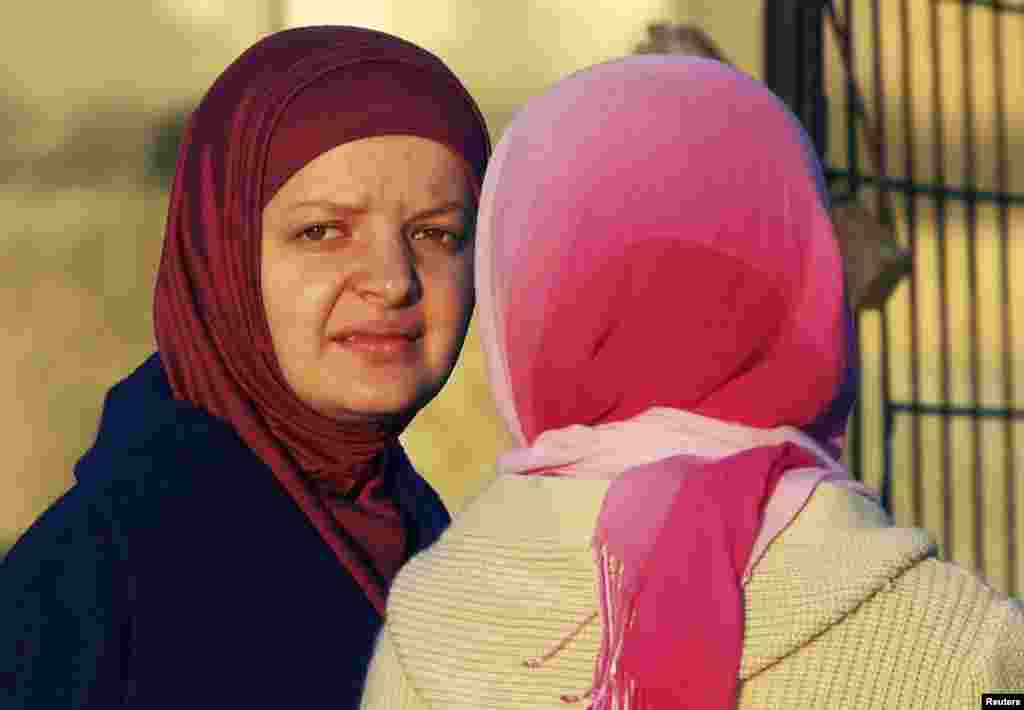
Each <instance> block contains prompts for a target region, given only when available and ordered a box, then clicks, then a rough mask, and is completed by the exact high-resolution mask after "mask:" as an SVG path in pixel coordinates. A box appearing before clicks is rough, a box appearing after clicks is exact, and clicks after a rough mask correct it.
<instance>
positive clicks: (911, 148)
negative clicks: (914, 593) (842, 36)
mask: <svg viewBox="0 0 1024 710" xmlns="http://www.w3.org/2000/svg"><path fill="white" fill-rule="evenodd" d="M910 29H911V22H910V0H901V2H900V36H901V39H900V42H901V44H900V55H901V59H902V64H903V73H902V74H903V75H902V89H903V92H902V93H903V107H902V108H903V145H904V146H905V148H904V157H903V170H904V172H905V173H906V174H905V176H904V177H905V179H906V181H907V182H908V183H910V184H913V183H914V181H915V174H914V173H915V170H914V163H915V162H916V155H915V154H916V152H917V151H916V141H917V139H916V137H915V135H914V133H915V132H914V113H913V106H914V93H913V81H912V79H911V77H912V73H911V68H910V67H911V55H910ZM904 199H905V202H906V210H907V238H908V241H909V249H910V255H911V259H912V260H913V261H914V263H916V261H917V198H916V196H915V195H914V192H913V191H911V190H907V191H906V192H904ZM917 285H918V283H917V269H912V270H911V273H910V284H909V286H910V288H909V292H910V293H909V297H910V401H911V402H912V403H913V405H914V406H918V405H920V404H921V372H920V370H921V363H920V359H921V344H920V343H919V342H918V332H917V330H918V313H917V295H918V294H917ZM910 423H911V433H910V448H911V452H910V455H911V460H912V461H913V464H912V466H913V469H912V475H913V477H914V478H913V488H914V503H913V505H914V509H913V510H914V519H913V521H912V524H913V525H916V526H921V525H923V524H924V496H925V490H924V478H923V477H922V475H921V417H919V416H918V415H917V414H914V415H912V416H911V417H910Z"/></svg>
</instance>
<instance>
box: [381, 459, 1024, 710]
mask: <svg viewBox="0 0 1024 710" xmlns="http://www.w3.org/2000/svg"><path fill="white" fill-rule="evenodd" d="M608 485H609V484H608V482H606V481H587V480H573V479H565V478H550V477H522V476H500V477H498V478H497V479H496V480H495V481H494V482H493V483H492V484H491V485H490V486H489V487H488V488H487V489H486V490H485V491H484V492H483V493H482V494H481V496H480V497H478V498H477V499H476V500H475V501H473V502H472V503H470V504H469V506H468V507H467V508H466V510H465V511H464V512H462V513H461V514H460V515H459V516H457V518H456V520H455V522H454V523H453V524H452V527H451V528H450V529H449V530H448V531H447V532H446V533H445V534H444V535H443V536H442V538H441V539H440V540H439V541H438V542H437V543H436V544H435V545H434V546H433V547H432V548H430V549H429V550H427V551H426V552H424V553H421V554H420V555H419V556H417V557H416V558H415V559H413V560H412V561H411V562H410V563H409V564H408V565H407V566H406V567H405V568H404V569H403V570H402V571H401V572H400V573H399V576H398V578H397V579H396V581H395V583H394V585H393V587H392V589H391V595H390V598H389V601H388V613H387V621H386V624H385V627H384V630H383V631H382V633H381V636H380V639H379V641H378V645H377V651H376V656H375V657H374V660H373V662H372V664H371V667H370V673H369V676H368V678H367V686H366V692H365V694H364V697H363V708H364V710H385V709H387V710H399V709H401V710H425V709H426V708H432V709H439V708H445V710H454V709H456V708H466V709H469V708H472V709H473V710H506V709H512V708H523V709H525V708H529V709H530V710H539V709H542V708H550V709H554V708H563V709H564V708H566V707H571V706H567V705H566V704H564V703H562V702H561V701H560V699H559V696H560V695H562V694H564V693H581V692H583V691H585V690H586V689H587V688H588V687H589V686H590V683H591V680H592V673H593V662H594V657H595V655H596V653H597V648H598V644H599V641H600V621H599V620H597V621H594V622H593V623H591V624H590V625H589V626H587V627H586V628H585V629H584V630H583V631H582V633H580V634H579V636H577V637H576V638H575V639H574V640H573V641H572V642H570V643H569V644H568V645H567V646H566V647H565V648H564V649H563V650H561V651H560V652H559V653H558V654H557V655H555V656H554V658H552V659H551V660H549V661H548V662H547V663H546V664H544V665H543V666H542V667H540V668H536V669H530V668H526V667H524V665H523V661H524V660H526V659H527V658H530V657H535V656H540V655H542V654H543V653H545V652H546V651H547V650H549V649H550V648H551V647H552V646H553V645H555V644H556V643H557V642H558V641H559V640H561V639H562V637H563V636H565V635H566V634H567V633H568V632H569V631H571V630H572V629H573V627H574V626H575V625H576V624H578V623H579V622H580V621H581V620H583V619H584V618H585V617H587V616H588V615H589V614H591V613H592V612H594V611H595V610H596V608H597V607H596V604H595V600H596V596H595V586H596V579H597V577H596V568H595V565H594V561H593V556H592V552H591V549H590V546H589V543H590V536H591V534H592V532H593V529H594V523H595V521H596V518H597V514H598V511H599V509H600V506H601V502H602V499H603V497H604V493H605V491H606V490H607V488H608ZM934 551H935V550H934V546H933V544H932V542H931V540H930V539H929V537H928V536H927V534H926V533H925V532H923V531H921V530H913V529H906V528H896V527H892V526H890V524H889V523H888V521H887V519H886V516H885V514H884V513H883V511H881V510H880V509H879V508H878V507H877V506H875V505H874V504H873V503H871V502H870V501H867V500H866V499H864V498H862V497H860V496H858V495H856V494H854V493H851V492H849V491H848V490H846V489H843V488H840V487H838V486H833V485H830V484H822V485H820V486H819V487H818V490H817V491H816V492H815V493H814V495H813V496H812V498H811V500H810V501H809V503H808V505H807V507H806V508H805V509H804V510H803V511H802V512H801V513H800V515H799V516H798V517H797V519H796V520H795V521H794V522H793V524H792V525H791V526H790V527H789V528H788V529H787V530H786V531H785V532H783V533H782V535H781V536H780V537H779V538H778V539H777V540H776V541H775V542H774V543H772V545H771V546H770V547H769V548H768V552H767V554H766V555H765V556H764V558H763V559H762V560H761V562H760V563H759V564H758V565H757V567H756V568H755V569H754V573H753V575H752V577H751V579H750V582H749V583H748V585H747V587H746V590H745V598H746V636H745V641H744V648H743V660H742V664H741V668H740V676H741V680H742V685H741V695H740V702H739V707H740V708H741V709H742V710H748V709H750V710H753V709H754V708H759V709H765V710H767V709H778V710H794V709H795V708H801V709H803V708H808V709H809V708H822V709H824V708H829V710H836V709H840V708H848V709H849V710H874V709H878V710H881V709H882V708H886V709H888V708H900V709H901V710H907V709H909V708H921V709H922V710H924V709H927V710H937V709H942V708H957V709H958V710H959V709H960V708H964V709H965V710H966V709H968V708H976V707H979V706H980V705H979V703H980V699H981V694H982V693H983V692H997V691H1004V692H1005V691H1024V610H1022V607H1021V606H1020V605H1019V604H1018V603H1016V602H1013V601H1010V600H1008V599H1007V598H1006V597H1004V596H1002V595H1000V594H999V593H997V592H995V591H993V590H992V589H990V588H989V587H987V586H986V585H984V584H983V583H981V582H980V581H979V580H978V579H977V578H975V577H974V576H973V575H971V574H969V573H968V572H967V571H965V570H963V569H961V568H959V567H957V566H955V565H951V564H947V563H943V562H940V561H938V560H936V559H935V558H934V557H933V555H934ZM681 672H697V673H699V672H700V669H699V668H692V669H685V671H684V670H683V669H681ZM577 707H579V706H577ZM666 710H667V709H666Z"/></svg>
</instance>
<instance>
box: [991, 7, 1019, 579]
mask: <svg viewBox="0 0 1024 710" xmlns="http://www.w3.org/2000/svg"><path fill="white" fill-rule="evenodd" d="M1003 19H1004V18H1003V16H1002V15H1001V14H998V13H997V14H995V15H994V20H995V27H994V37H993V43H994V45H995V47H994V48H995V51H994V53H993V76H994V78H995V95H996V150H998V152H999V153H998V164H997V171H996V181H997V185H996V190H997V191H998V193H999V197H1000V199H999V270H1000V273H999V291H1000V296H1001V298H1000V306H1001V309H1000V316H1001V318H1000V320H1001V321H1002V331H1003V353H1002V354H1003V406H1004V407H1006V408H1007V409H1010V408H1011V407H1012V406H1013V351H1012V347H1013V334H1012V332H1011V329H1010V328H1011V322H1012V321H1011V320H1010V205H1009V202H1008V201H1007V199H1006V193H1007V191H1008V189H1009V182H1010V177H1009V174H1010V146H1009V143H1008V140H1007V133H1008V131H1007V121H1006V74H1005V71H1006V69H1005V66H1006V61H1005V55H1004V52H1005V49H1004V46H1003ZM1003 431H1004V436H1005V437H1006V448H1005V449H1004V451H1003V454H1004V456H1005V459H1004V466H1005V468H1004V472H1005V475H1006V490H1005V493H1004V495H1005V497H1006V532H1007V534H1006V538H1007V543H1006V547H1007V570H1008V576H1009V578H1010V581H1009V585H1008V589H1007V590H1006V591H1007V594H1009V595H1010V596H1016V595H1017V593H1018V586H1019V583H1018V580H1017V568H1018V562H1019V561H1018V559H1017V510H1016V507H1017V481H1016V479H1017V471H1016V465H1017V464H1016V457H1015V456H1014V454H1015V452H1016V446H1015V442H1014V426H1013V420H1012V419H1011V418H1010V417H1007V418H1006V419H1004V420H1003Z"/></svg>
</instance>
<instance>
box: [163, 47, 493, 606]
mask: <svg viewBox="0 0 1024 710" xmlns="http://www.w3.org/2000/svg"><path fill="white" fill-rule="evenodd" d="M394 134H405V135H414V136H420V137H423V138H428V139H431V140H435V141H438V142H440V143H443V144H445V145H447V146H449V147H450V148H451V149H452V150H453V151H454V152H455V153H456V154H457V155H459V156H461V157H462V158H463V159H464V160H465V161H466V162H467V163H468V165H469V166H470V167H471V168H472V170H473V172H474V175H475V178H476V185H475V187H476V188H477V189H479V185H480V182H481V181H482V179H483V172H484V168H485V166H486V162H487V158H488V156H489V154H490V140H489V138H488V134H487V128H486V125H485V123H484V119H483V117H482V115H481V114H480V111H479V109H478V108H477V106H476V104H475V102H474V101H473V99H472V98H471V97H470V95H469V94H468V92H467V91H466V89H465V88H464V87H463V86H462V84H461V83H460V82H459V80H458V79H457V78H456V77H455V75H454V74H452V72H451V71H450V70H449V69H448V68H447V67H446V66H445V65H444V63H443V62H442V61H441V60H440V59H438V58H437V57H436V56H434V55H433V54H430V53H429V52H427V51H425V50H423V49H421V48H420V47H417V46H416V45H413V44H411V43H409V42H406V41H404V40H401V39H399V38H397V37H393V36H391V35H387V34H384V33H382V32H376V31H372V30H367V29H362V28H355V27H306V28H299V29H292V30H286V31H284V32H279V33H277V34H274V35H271V36H269V37H267V38H265V39H263V40H261V41H260V42H258V43H257V44H256V45H254V46H253V47H251V48H250V49H249V50H247V51H246V52H245V53H244V54H242V55H241V56H240V57H239V58H238V59H237V60H235V62H233V63H232V64H231V65H230V66H229V67H228V68H227V69H226V70H225V71H224V73H223V74H221V76H220V77H219V78H218V79H217V81H216V82H215V83H214V84H213V87H212V88H211V89H210V90H209V92H208V93H207V94H206V96H205V97H204V98H203V100H202V102H201V103H200V105H199V107H198V108H197V109H196V110H195V112H194V113H193V115H192V117H191V120H190V122H189V125H188V127H187V129H186V132H185V136H184V138H183V141H182V146H181V150H180V153H179V157H178V165H177V172H176V175H175V180H174V186H173V188H172V192H171V197H170V206H169V213H168V219H167V228H166V233H165V239H164V247H163V255H162V258H161V262H160V269H159V272H158V275H157V281H156V292H155V296H154V306H153V316H154V324H155V330H156V340H157V344H158V347H159V349H160V354H161V359H162V362H163V364H164V369H165V371H166V374H167V377H168V379H169V381H170V385H171V389H172V391H173V393H174V396H175V397H176V398H177V399H180V400H184V401H188V402H190V403H192V404H194V405H195V406H197V407H199V408H201V409H204V410H206V411H207V412H209V413H210V414H213V415H214V416H217V417H219V418H221V419H223V420H226V421H227V422H229V423H230V424H231V425H232V426H233V427H234V429H235V430H236V431H237V432H238V434H239V435H240V436H241V437H242V439H243V440H244V441H245V442H246V443H247V444H248V445H249V446H250V447H251V448H252V449H253V450H254V451H255V452H256V454H257V455H258V456H259V457H260V458H261V459H262V460H263V461H264V462H265V463H266V464H267V465H268V466H270V468H271V469H272V470H273V472H274V475H275V476H276V477H277V479H278V481H279V482H280V483H281V485H282V486H283V487H284V488H285V489H286V490H287V491H288V493H289V494H291V496H292V497H293V498H294V499H295V501H296V502H297V504H298V505H299V506H300V508H301V509H302V510H303V511H304V512H305V513H306V515H307V516H308V517H309V518H310V520H311V521H312V523H313V524H314V526H315V527H316V528H317V530H319V532H320V534H321V536H322V537H323V538H324V540H325V541H326V542H327V544H328V545H330V547H331V548H332V549H333V550H334V552H335V554H336V555H337V556H338V559H339V560H340V561H341V563H342V564H343V565H344V566H345V567H346V569H347V570H348V571H349V572H350V573H351V574H352V576H353V577H354V578H355V580H356V581H357V582H358V583H359V585H360V586H361V587H362V588H363V589H364V590H365V592H366V594H367V596H368V597H369V599H370V600H371V601H372V602H373V604H374V605H375V606H376V608H377V609H378V610H379V611H381V612H382V613H383V610H384V600H385V597H386V590H387V586H388V584H389V582H390V580H391V578H392V577H393V575H394V573H395V572H396V571H397V568H398V566H399V565H400V564H401V562H402V560H403V558H404V552H405V550H404V548H405V531H404V526H403V525H402V521H401V516H400V514H399V512H398V509H397V506H396V504H395V503H394V502H393V500H392V499H391V496H390V480H391V476H392V474H393V473H394V468H395V467H397V466H403V465H408V464H407V463H406V459H405V456H404V455H403V454H402V452H401V450H400V445H399V443H398V435H399V433H400V432H401V431H402V429H404V427H405V426H406V424H408V422H409V420H410V419H411V418H412V416H413V414H414V412H410V413H408V414H407V415H405V416H403V417H401V418H396V419H395V420H394V421H390V422H387V423H377V424H371V423H343V422H338V421H334V420H333V419H330V418H328V417H326V416H323V415H321V414H319V413H318V412H316V411H315V410H313V409H312V408H311V407H309V406H308V405H306V404H305V403H304V402H302V401H301V400H299V398H298V397H297V396H296V395H295V394H294V392H293V391H292V389H291V388H290V387H289V386H288V384H287V383H286V381H285V378H284V376H283V374H282V372H281V369H280V367H279V365H278V362H277V358H276V356H275V354H274V349H273V343H272V341H271V336H270V330H269V327H268V325H267V319H266V313H265V311H264V307H263V300H262V294H261V289H260V252H261V224H262V212H263V208H264V206H265V205H266V204H267V203H268V202H269V201H270V199H271V197H273V195H274V193H275V192H276V191H277V190H278V189H279V188H280V187H281V186H282V185H283V184H284V183H285V182H286V181H287V180H288V178H289V177H291V175H293V174H294V173H295V172H296V171H298V170H299V169H300V168H302V167H303V166H304V165H305V164H307V163H308V162H309V161H311V160H312V159H313V158H315V157H316V156H318V155H320V154H321V153H323V152H325V151H327V150H330V149H331V148H334V147H336V146H338V145H341V144H343V143H346V142H349V141H353V140H358V139H360V138H368V137H371V136H378V135H394ZM235 473H236V472H229V471H225V472H224V474H225V475H235ZM238 473H239V475H244V472H238ZM253 522H254V524H258V522H257V521H253Z"/></svg>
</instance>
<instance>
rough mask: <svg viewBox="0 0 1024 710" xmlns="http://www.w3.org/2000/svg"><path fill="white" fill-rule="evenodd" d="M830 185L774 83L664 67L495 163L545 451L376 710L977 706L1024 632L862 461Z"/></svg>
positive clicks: (409, 603)
mask: <svg viewBox="0 0 1024 710" xmlns="http://www.w3.org/2000/svg"><path fill="white" fill-rule="evenodd" d="M826 208H827V193H826V192H825V187H824V182H823V180H822V174H821V169H820V166H819V164H818V162H817V159H816V156H815V155H814V151H813V148H812V147H811V145H810V143H809V141H808V140H807V137H806V135H805V134H804V133H803V131H802V129H801V128H800V126H799V123H798V122H797V120H796V119H795V118H794V117H793V116H792V114H790V113H789V112H788V111H787V110H786V108H785V107H784V105H783V104H782V102H781V101H779V100H778V99H777V98H776V97H775V96H773V95H772V94H771V93H770V92H769V91H768V90H767V89H766V88H765V87H764V86H763V85H762V84H760V83H759V82H757V81H755V80H753V79H751V78H749V77H747V76H745V75H743V74H742V73H740V72H738V71H736V70H734V69H731V68H729V67H726V66H725V65H722V64H719V63H717V62H713V61H710V60H703V59H691V58H683V57H679V56H650V55H648V56H643V57H634V58H630V59H624V60H619V61H613V62H609V63H606V64H601V65H598V66H595V67H592V68H589V69H586V70H584V71H581V72H579V73H577V74H575V75H573V76H571V77H569V78H567V79H565V80H563V81H561V82H560V83H558V84H557V85H556V86H555V87H554V88H553V89H551V90H550V91H548V92H547V93H545V94H544V95H542V96H540V97H537V98H535V99H533V100H531V101H530V102H529V103H528V104H527V105H526V107H525V108H524V109H523V110H522V111H521V112H520V113H519V115H518V116H517V117H516V118H515V119H514V120H513V122H512V123H511V125H510V126H509V128H508V129H507V131H506V132H505V134H504V136H503V138H502V140H501V143H500V144H499V146H498V148H497V149H496V151H495V154H494V157H493V158H492V160H491V163H490V165H489V166H488V169H487V175H486V178H485V180H484V189H483V194H482V197H481V206H480V214H479V222H478V229H477V237H476V248H477V255H476V265H475V268H476V287H477V302H478V311H477V316H478V319H479V326H480V333H481V337H482V340H483V343H484V346H485V350H486V354H487V358H488V370H489V374H490V379H491V386H492V390H493V393H494V397H495V401H496V403H497V404H498V407H499V411H500V412H501V413H502V416H503V418H504V419H505V421H506V423H507V425H508V427H509V429H510V431H511V433H512V435H513V436H514V437H515V439H516V440H517V441H518V442H519V446H520V448H518V449H515V450H513V451H511V452H509V453H507V454H505V455H504V456H502V457H501V458H500V459H499V460H498V476H497V477H496V478H495V480H494V481H493V482H492V483H491V484H490V486H489V487H488V488H487V489H485V490H484V492H483V493H481V495H480V496H479V497H478V498H477V499H475V500H474V501H472V502H470V503H469V504H468V505H467V506H466V507H465V508H464V509H463V511H462V512H460V514H459V515H458V516H457V517H456V519H455V521H454V522H453V523H452V525H451V527H450V528H449V529H448V530H447V531H446V532H445V533H444V534H443V535H442V537H441V539H440V540H439V541H438V542H437V543H436V544H435V545H434V546H432V547H431V548H430V549H429V550H427V551H425V552H423V553H422V554H420V555H418V556H417V557H416V558H414V559H413V560H412V561H411V562H409V564H408V565H406V566H405V567H404V568H403V569H402V571H401V572H400V573H399V575H398V576H397V578H396V580H395V583H394V585H393V587H392V591H391V595H390V597H389V600H388V611H387V619H386V622H385V625H384V629H383V631H382V633H381V637H380V639H379V641H378V644H377V649H376V653H375V656H374V660H373V662H372V663H371V666H370V671H369V676H368V679H367V688H366V692H365V694H364V699H363V708H364V710H379V709H383V708H388V709H389V710H396V709H397V708H403V709H405V710H414V709H419V708H445V709H446V710H454V709H457V708H466V709H468V708H488V709H489V710H506V709H509V708H531V709H532V710H536V709H538V708H558V707H565V705H566V703H573V702H579V703H581V704H584V705H586V706H588V707H592V708H595V709H598V710H610V709H612V708H615V709H619V710H622V709H624V708H629V709H630V710H643V709H651V708H653V709H655V710H670V709H675V708H687V709H688V710H723V709H724V708H734V707H739V708H744V709H745V708H750V709H753V708H761V709H767V708H771V709H776V710H792V709H793V708H821V709H824V708H830V709H834V708H847V709H849V710H854V709H856V710H881V709H882V708H894V707H900V708H919V709H921V710H924V709H928V710H936V709H937V708H957V709H959V708H968V707H975V706H977V704H978V703H979V702H980V700H981V694H982V693H983V692H993V691H1020V690H1022V689H1024V613H1022V611H1021V608H1020V606H1019V604H1018V603H1016V602H1012V601H1010V600H1009V599H1007V598H1006V597H1004V596H1002V595H1001V594H998V593H997V592H995V591H993V590H992V589H990V588H989V587H987V586H985V585H984V584H982V583H981V582H980V581H979V580H978V579H977V578H976V577H974V576H973V575H972V574H970V573H968V572H967V571H965V570H963V569H961V568H959V567H957V566H955V565H952V564H947V563H944V562H940V561H938V560H937V559H936V558H935V547H934V544H933V542H932V540H931V539H930V538H929V536H928V535H927V533H925V532H924V531H922V530H914V529H905V528H899V527H894V526H893V525H892V523H891V522H890V521H889V520H888V518H887V516H886V515H885V513H884V512H883V510H882V509H881V508H880V507H879V505H878V503H877V502H876V500H875V499H874V496H873V495H872V494H871V492H870V491H869V490H867V489H865V488H863V487H861V486H859V485H858V484H856V483H855V482H853V481H852V480H850V479H849V476H848V474H847V472H846V471H845V470H844V469H843V468H842V466H841V465H840V463H839V462H838V455H839V453H840V452H839V450H838V447H836V446H835V442H836V441H838V440H839V437H840V436H841V435H842V433H843V431H844V429H845V423H846V418H847V415H848V413H849V411H850V407H851V405H852V403H853V399H854V396H855V392H856V381H857V373H856V370H855V365H854V360H853V358H852V357H851V350H852V347H853V343H854V340H853V338H854V334H853V329H852V317H851V314H850V313H849V310H848V308H847V305H846V300H845V297H844V287H843V275H842V267H841V262H840V255H839V250H838V247H837V244H836V241H835V238H834V236H833V232H832V226H831V223H830V221H829V216H828V212H827V211H826Z"/></svg>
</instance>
